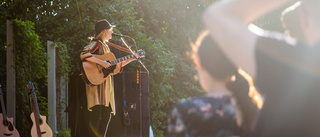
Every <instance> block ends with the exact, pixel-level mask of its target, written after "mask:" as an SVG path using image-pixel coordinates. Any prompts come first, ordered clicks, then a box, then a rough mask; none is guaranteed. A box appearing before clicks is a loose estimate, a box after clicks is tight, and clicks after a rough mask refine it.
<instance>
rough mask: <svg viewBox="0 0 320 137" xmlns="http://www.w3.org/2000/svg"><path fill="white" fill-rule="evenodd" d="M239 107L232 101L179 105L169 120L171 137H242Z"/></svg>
mask: <svg viewBox="0 0 320 137" xmlns="http://www.w3.org/2000/svg"><path fill="white" fill-rule="evenodd" d="M235 112H236V107H234V105H232V104H231V98H230V97H221V98H213V97H195V98H190V99H187V100H183V101H181V102H179V103H178V104H176V105H175V107H174V108H173V109H172V112H171V115H170V116H169V119H168V126H167V130H166V135H165V136H167V137H227V136H241V135H242V129H241V127H240V126H238V125H237V122H236V114H235Z"/></svg>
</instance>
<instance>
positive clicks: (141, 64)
mask: <svg viewBox="0 0 320 137" xmlns="http://www.w3.org/2000/svg"><path fill="white" fill-rule="evenodd" d="M129 38H130V37H129ZM120 39H121V41H122V42H123V44H124V45H125V46H126V47H127V48H128V49H129V51H130V52H131V53H132V54H133V55H134V57H135V58H136V59H137V61H138V62H139V63H140V65H139V109H140V110H139V112H140V115H139V116H140V118H139V119H140V121H139V122H140V137H142V108H141V107H142V105H141V103H142V101H141V96H142V93H141V66H142V67H143V68H144V69H145V70H146V71H147V74H148V76H149V71H148V69H147V68H146V66H145V65H144V64H143V63H142V62H141V61H140V59H139V58H138V57H137V56H136V54H134V53H133V51H132V49H131V47H130V46H128V44H127V43H126V42H125V41H124V40H123V38H122V37H121V38H120ZM130 39H132V38H130ZM132 41H133V42H134V43H136V42H135V41H134V39H132ZM136 50H137V47H136Z"/></svg>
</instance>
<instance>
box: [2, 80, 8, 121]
mask: <svg viewBox="0 0 320 137" xmlns="http://www.w3.org/2000/svg"><path fill="white" fill-rule="evenodd" d="M0 94H1V96H0V100H1V109H2V116H3V120H5V119H7V113H6V108H5V106H4V100H3V93H2V89H1V85H0Z"/></svg>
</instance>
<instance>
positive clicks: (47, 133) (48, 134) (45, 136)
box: [30, 112, 53, 137]
mask: <svg viewBox="0 0 320 137" xmlns="http://www.w3.org/2000/svg"><path fill="white" fill-rule="evenodd" d="M30 118H31V120H32V122H33V126H32V128H31V137H38V134H37V127H36V124H35V118H34V113H33V112H32V113H31V115H30ZM39 119H41V120H42V124H40V131H41V137H53V134H52V130H51V128H50V127H49V125H48V124H47V123H46V121H47V118H46V116H42V115H40V118H39Z"/></svg>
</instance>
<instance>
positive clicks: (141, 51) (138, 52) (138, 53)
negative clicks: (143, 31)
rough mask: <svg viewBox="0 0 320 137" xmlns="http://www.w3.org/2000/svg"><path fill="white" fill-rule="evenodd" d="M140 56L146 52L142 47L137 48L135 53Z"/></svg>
mask: <svg viewBox="0 0 320 137" xmlns="http://www.w3.org/2000/svg"><path fill="white" fill-rule="evenodd" d="M136 54H137V55H138V56H139V57H140V58H142V57H144V55H145V54H146V52H145V51H144V50H142V49H139V50H138V51H137V53H136Z"/></svg>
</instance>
